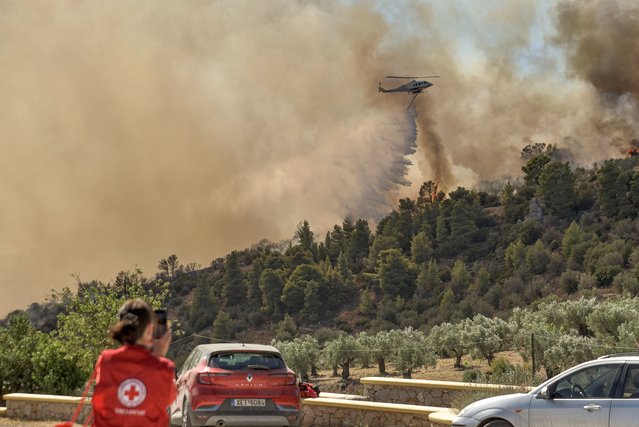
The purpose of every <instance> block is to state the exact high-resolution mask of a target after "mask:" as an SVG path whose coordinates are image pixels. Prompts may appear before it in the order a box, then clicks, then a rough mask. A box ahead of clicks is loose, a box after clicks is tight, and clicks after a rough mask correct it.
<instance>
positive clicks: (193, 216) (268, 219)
mask: <svg viewBox="0 0 639 427" xmlns="http://www.w3.org/2000/svg"><path fill="white" fill-rule="evenodd" d="M637 17H638V13H637V9H636V8H633V6H632V2H630V1H621V0H618V1H603V0H600V1H580V2H573V1H569V2H565V1H558V0H546V1H543V2H538V1H530V2H524V1H521V2H511V1H507V0H493V1H491V2H482V3H481V4H479V3H477V2H474V1H462V0H456V1H451V2H432V3H431V2H425V1H402V2H396V1H390V0H388V1H386V0H380V1H377V2H370V1H351V0H349V1H346V0H344V1H338V0H335V1H326V2H308V1H301V0H300V1H284V0H282V1H275V0H274V1H269V2H260V1H254V0H253V1H252V0H246V1H233V2H203V1H202V2H168V1H167V2H165V1H160V2H158V1H148V0H147V1H140V2H134V3H131V2H126V1H122V0H116V1H110V2H98V3H96V2H35V1H23V2H0V61H1V62H2V64H3V67H1V68H0V91H1V93H2V94H3V95H2V98H0V108H1V111H2V114H1V115H0V141H1V143H2V148H3V155H2V157H1V158H0V198H1V199H0V206H1V208H0V236H1V237H2V242H3V245H2V249H1V251H2V252H1V253H0V283H1V284H2V289H3V291H4V295H5V298H3V302H2V303H1V304H0V315H2V314H6V313H7V312H8V311H10V310H12V309H16V308H24V307H25V305H26V304H28V303H29V302H32V301H41V300H42V299H43V297H44V296H45V295H46V293H47V291H48V289H50V288H53V287H55V288H59V287H61V286H64V285H70V284H72V283H73V279H71V277H70V276H71V274H77V275H79V276H80V278H81V279H83V280H91V279H94V278H95V279H100V280H104V281H108V280H110V278H112V277H114V276H115V274H116V273H117V272H118V271H119V270H123V269H133V268H135V267H136V266H137V267H140V268H142V270H143V272H144V273H145V274H147V275H151V274H153V273H154V272H155V271H156V266H157V262H158V260H159V259H160V258H163V257H166V256H168V255H170V254H172V253H176V254H177V255H178V257H179V258H180V260H181V261H182V262H185V263H187V262H197V263H201V264H208V263H209V262H210V261H211V259H213V258H216V257H218V256H223V255H224V254H226V253H228V252H229V251H231V250H233V249H242V248H245V247H248V246H250V245H251V244H252V243H255V242H257V241H259V240H261V239H263V238H267V239H270V240H272V241H279V240H281V239H286V238H290V237H291V236H292V234H293V232H294V230H295V226H296V224H298V223H299V222H300V221H302V220H304V219H307V220H309V222H310V223H311V227H312V229H313V230H314V231H316V232H317V233H318V234H321V233H322V232H325V231H326V230H328V229H329V228H331V227H332V225H333V224H336V223H340V222H341V221H342V220H343V219H344V218H345V217H347V216H350V217H352V218H359V217H363V218H368V219H370V220H372V221H375V220H376V219H379V218H380V217H381V216H383V215H384V214H386V213H388V212H389V211H390V210H391V209H392V208H393V206H394V204H395V202H396V200H397V198H398V197H400V196H405V195H410V196H412V197H414V196H415V194H416V193H417V190H418V189H419V186H420V185H421V183H422V182H424V181H427V180H431V179H435V178H439V179H440V181H441V184H442V186H443V188H446V189H453V188H455V187H456V186H457V185H464V186H468V187H472V186H475V185H477V184H478V183H479V182H480V181H481V180H496V179H501V178H503V177H505V176H517V175H519V174H520V167H521V163H520V160H519V152H520V150H521V148H522V147H523V146H524V145H525V144H526V143H527V141H534V142H546V143H554V144H559V145H563V146H564V147H565V148H568V149H569V150H570V151H571V153H572V155H573V161H574V162H575V163H578V164H584V165H587V164H590V163H592V162H593V161H597V160H600V159H603V158H608V157H611V156H612V157H614V156H618V155H619V153H620V152H621V150H622V149H623V145H624V144H625V141H627V140H630V139H632V138H636V136H637V129H638V125H637V123H638V113H637V112H638V109H637V96H639V82H638V79H637V74H636V72H635V71H636V69H637V67H636V64H637V63H639V58H638V57H639V49H638V48H637V47H636V44H635V43H634V40H636V39H637V34H636V33H637V32H638V31H639V30H638V28H639V26H637V25H635V24H636V19H637ZM387 74H409V75H410V74H416V75H428V74H439V75H441V76H442V77H441V78H440V79H437V80H433V82H434V83H435V86H434V87H432V88H430V89H429V90H428V91H427V92H428V93H427V94H423V95H420V96H419V97H418V98H417V101H416V108H415V109H410V110H408V111H406V106H407V105H408V102H409V101H410V97H409V96H406V95H404V94H378V93H377V89H376V88H377V83H378V82H379V81H380V80H381V81H382V84H383V85H385V86H386V87H392V86H393V85H394V84H397V85H399V84H401V82H399V81H391V80H384V79H383V76H385V75H387ZM411 161H412V162H413V163H415V164H414V165H413V166H411V165H410V162H411Z"/></svg>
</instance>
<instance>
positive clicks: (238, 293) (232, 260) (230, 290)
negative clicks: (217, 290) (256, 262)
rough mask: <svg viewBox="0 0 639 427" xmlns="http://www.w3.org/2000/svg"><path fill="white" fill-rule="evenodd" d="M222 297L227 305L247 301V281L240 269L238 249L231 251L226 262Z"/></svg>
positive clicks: (230, 305)
mask: <svg viewBox="0 0 639 427" xmlns="http://www.w3.org/2000/svg"><path fill="white" fill-rule="evenodd" d="M222 298H223V299H224V302H225V303H226V306H227V307H232V306H235V305H238V304H241V303H244V302H245V301H246V282H245V280H244V274H243V273H242V270H240V264H239V259H238V253H237V251H233V252H231V253H230V254H229V255H228V256H227V257H226V262H225V263H224V286H223V287H222Z"/></svg>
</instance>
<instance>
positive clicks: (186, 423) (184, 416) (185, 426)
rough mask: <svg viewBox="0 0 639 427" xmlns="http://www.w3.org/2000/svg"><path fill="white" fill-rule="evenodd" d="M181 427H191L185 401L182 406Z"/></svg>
mask: <svg viewBox="0 0 639 427" xmlns="http://www.w3.org/2000/svg"><path fill="white" fill-rule="evenodd" d="M182 427H192V424H191V417H189V403H188V402H187V401H186V400H185V401H184V403H183V404H182Z"/></svg>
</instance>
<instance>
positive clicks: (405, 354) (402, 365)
mask: <svg viewBox="0 0 639 427" xmlns="http://www.w3.org/2000/svg"><path fill="white" fill-rule="evenodd" d="M390 334H391V340H392V341H393V343H394V345H393V351H392V352H391V360H392V362H393V364H394V365H395V368H396V369H397V370H398V371H400V372H401V373H402V376H403V377H404V378H411V377H412V374H413V371H414V370H415V369H419V368H421V367H424V366H433V367H434V366H436V365H437V356H436V355H435V352H434V351H433V348H432V346H430V345H429V342H428V341H427V340H426V336H425V335H424V333H423V332H421V331H418V330H415V329H413V328H412V327H408V328H405V329H395V330H393V331H391V332H390Z"/></svg>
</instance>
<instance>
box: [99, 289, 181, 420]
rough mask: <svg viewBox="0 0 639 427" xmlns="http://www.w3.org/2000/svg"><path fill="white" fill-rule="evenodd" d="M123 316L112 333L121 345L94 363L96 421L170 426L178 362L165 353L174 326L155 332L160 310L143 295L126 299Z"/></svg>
mask: <svg viewBox="0 0 639 427" xmlns="http://www.w3.org/2000/svg"><path fill="white" fill-rule="evenodd" d="M118 318H119V320H118V322H117V323H116V324H115V325H114V326H113V327H112V328H111V331H110V334H109V335H110V336H111V338H113V339H114V340H116V341H117V342H119V343H120V344H122V346H120V347H119V348H116V349H112V350H105V351H103V352H102V354H100V357H99V358H98V361H97V363H96V366H95V375H96V379H95V381H96V386H95V391H94V393H93V399H92V404H93V416H94V425H95V427H103V426H105V427H111V426H121V427H125V426H126V427H133V426H136V427H137V426H140V427H142V426H145V427H146V426H149V427H155V426H158V427H159V426H161V427H166V426H168V424H169V415H168V412H167V410H168V407H169V405H170V404H171V402H172V401H173V399H175V395H176V388H175V365H174V364H173V362H171V361H170V360H168V359H166V358H165V357H164V356H165V355H166V352H167V351H168V348H169V344H170V342H171V331H170V330H169V328H167V330H166V332H165V334H164V335H163V336H161V337H160V338H159V339H154V338H153V328H154V325H155V313H154V312H153V310H151V307H149V305H148V304H147V303H146V302H144V301H142V300H140V299H134V300H129V301H127V302H126V303H125V304H124V305H123V306H122V308H120V311H119V313H118Z"/></svg>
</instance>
